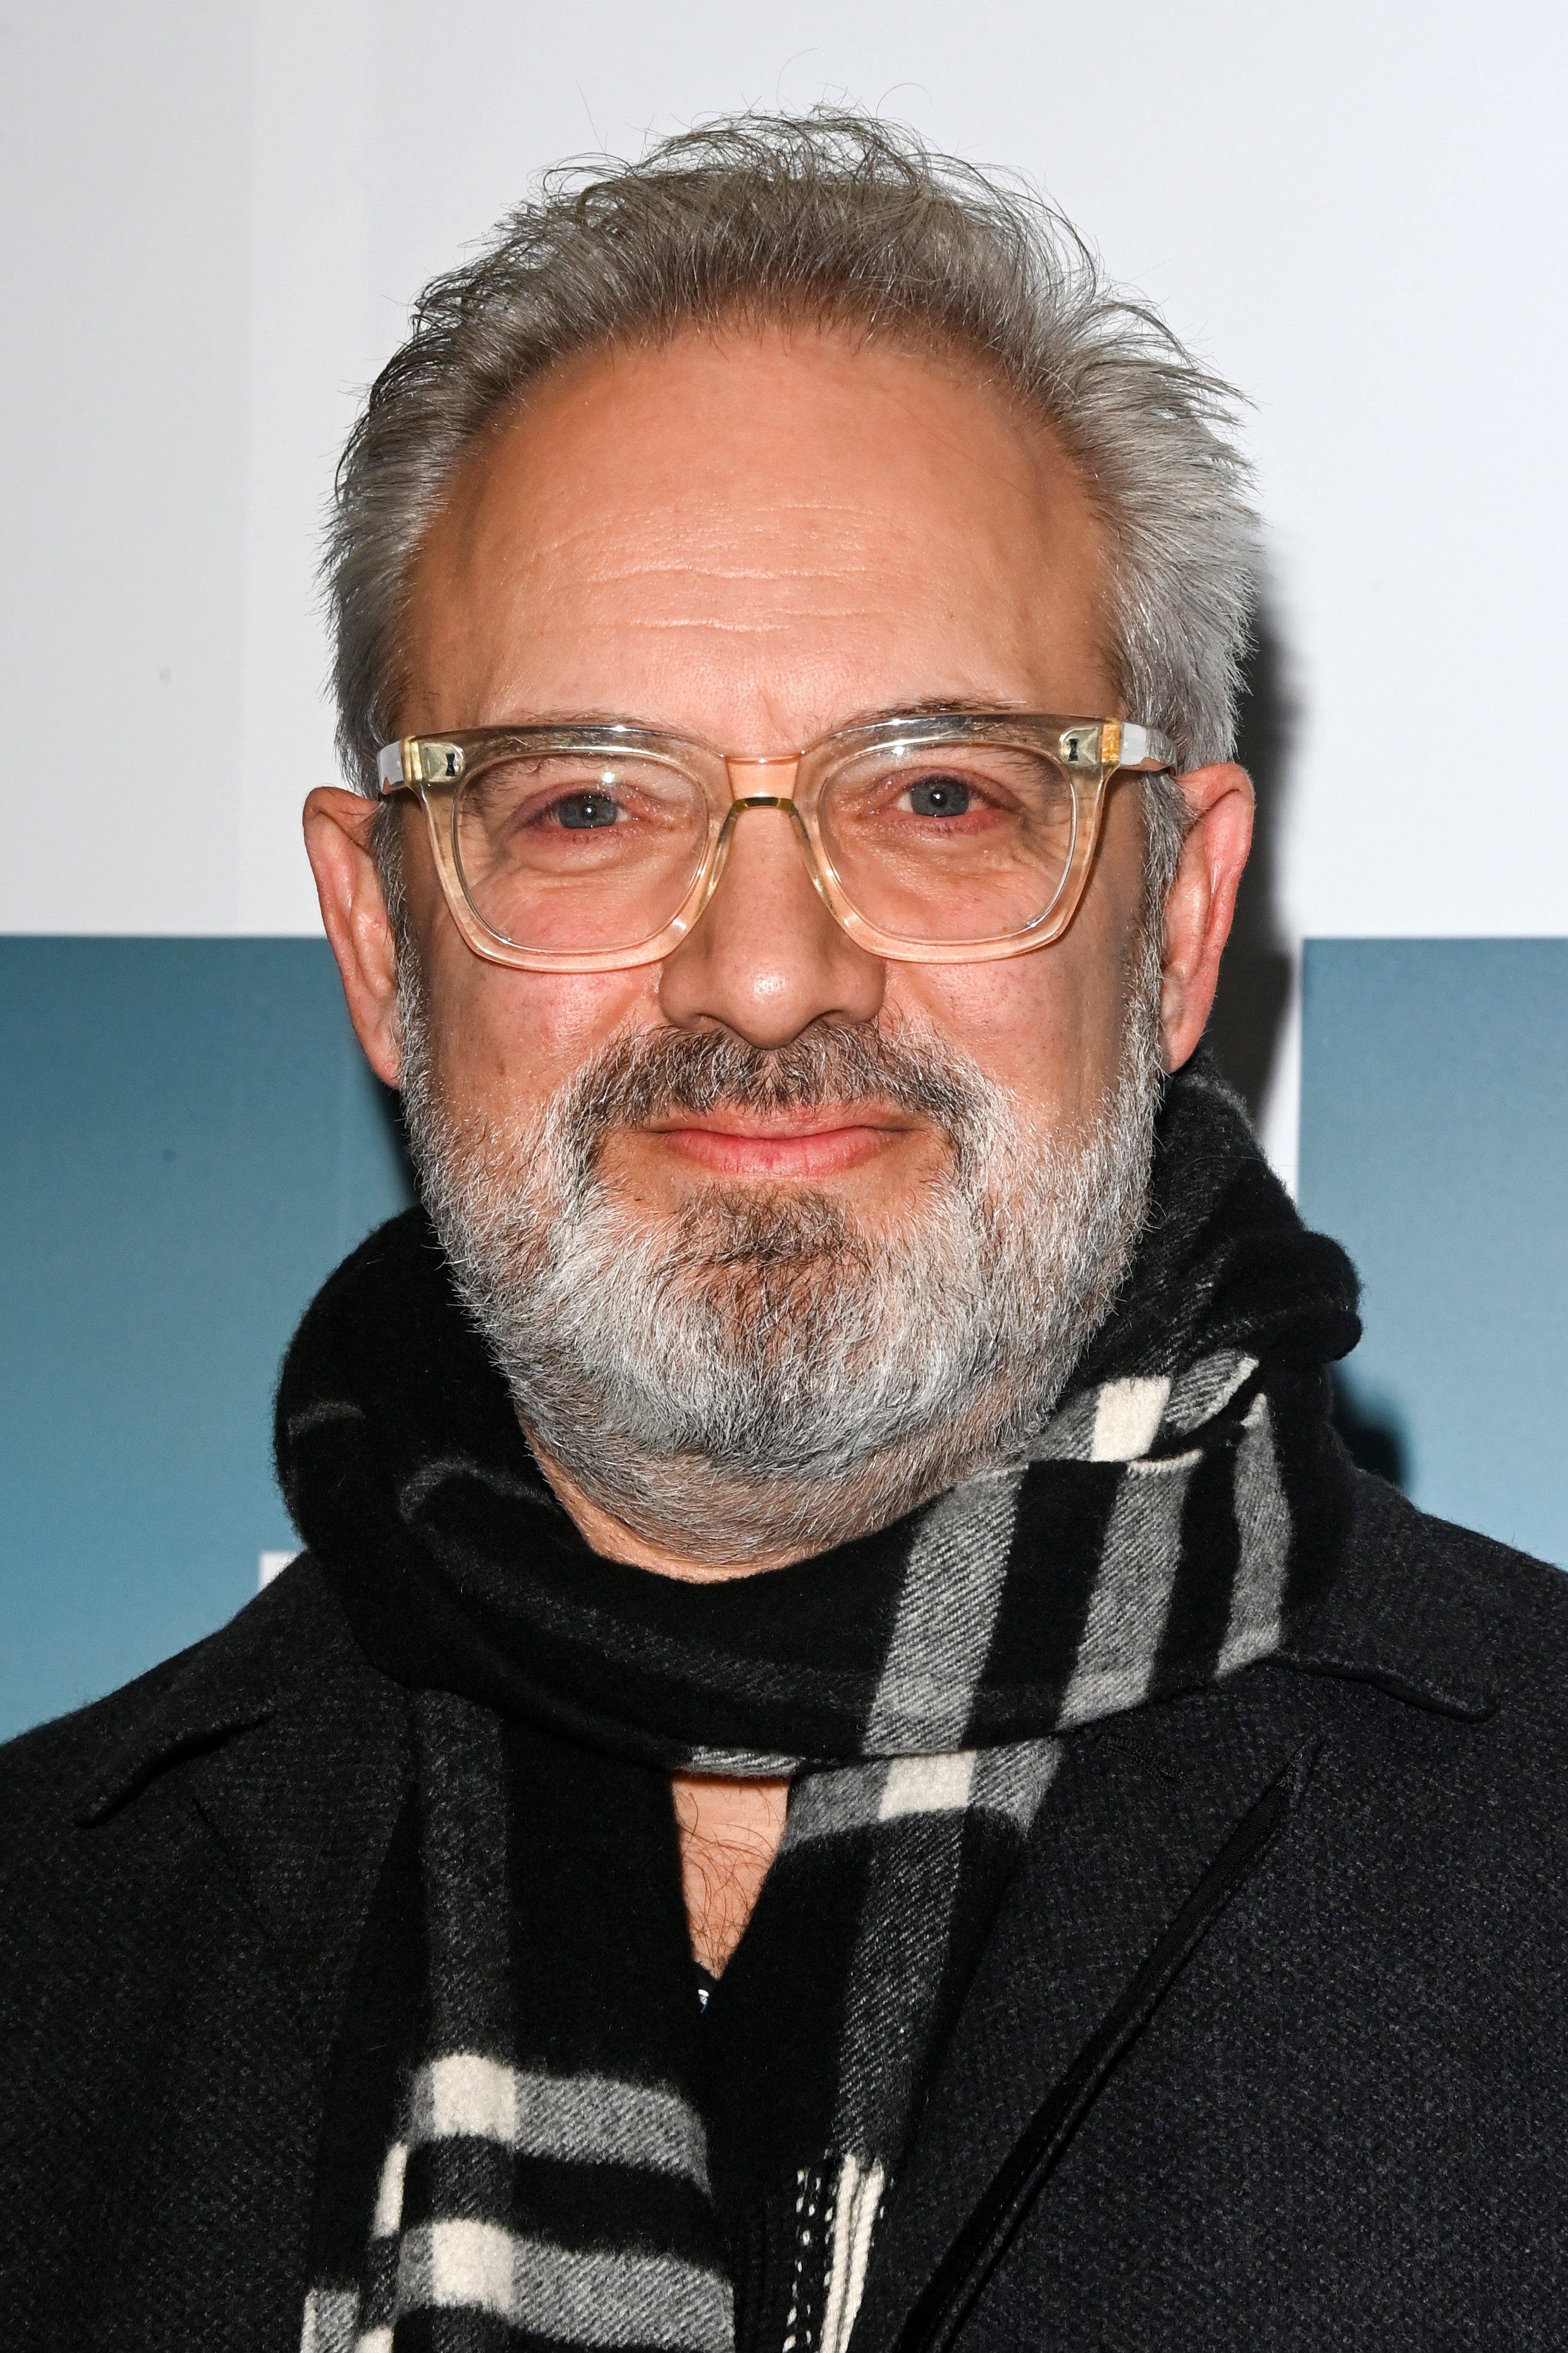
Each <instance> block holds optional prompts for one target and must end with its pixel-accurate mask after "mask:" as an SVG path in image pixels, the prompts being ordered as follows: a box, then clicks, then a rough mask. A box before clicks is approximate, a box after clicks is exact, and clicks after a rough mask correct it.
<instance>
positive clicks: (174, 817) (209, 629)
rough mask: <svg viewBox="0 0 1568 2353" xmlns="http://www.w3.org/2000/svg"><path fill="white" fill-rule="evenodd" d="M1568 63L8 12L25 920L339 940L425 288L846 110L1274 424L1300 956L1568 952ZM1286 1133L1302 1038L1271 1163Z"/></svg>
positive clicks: (515, 21) (1337, 46) (6, 921)
mask: <svg viewBox="0 0 1568 2353" xmlns="http://www.w3.org/2000/svg"><path fill="white" fill-rule="evenodd" d="M1565 53H1568V16H1565V15H1564V12H1563V10H1562V9H1561V7H1557V6H1551V5H1546V0H1312V5H1310V6H1309V5H1300V0H1287V5H1277V6H1274V7H1271V8H1260V7H1258V5H1255V0H1254V5H1242V0H1186V5H1184V6H1182V7H1180V8H1175V7H1173V6H1171V5H1169V0H1097V5H1094V6H1092V7H1086V6H1083V5H1078V6H1076V7H1069V6H1068V5H1062V0H1044V5H1042V0H969V5H966V6H963V7H962V8H960V7H957V6H953V5H947V6H939V5H935V0H896V5H895V0H831V5H828V4H827V0H791V5H788V6H785V5H780V0H749V5H747V6H746V7H745V8H744V9H738V8H736V7H735V6H734V5H733V0H672V5H666V6H664V7H663V8H654V7H650V6H647V5H642V6H637V5H629V0H600V5H598V6H596V7H594V8H583V7H576V8H566V7H556V8H553V9H547V8H544V7H542V6H537V5H527V6H523V5H516V0H438V5H437V0H252V5H240V0H223V5H219V6H214V5H212V0H133V5H126V0H8V5H6V7H5V11H4V15H3V17H0V92H3V95H0V110H3V113H0V195H3V202H4V217H5V222H6V224H7V234H6V237H5V245H4V254H3V259H0V271H3V279H0V285H3V299H4V319H5V349H6V366H5V377H4V387H3V390H0V401H3V404H4V406H3V412H0V413H3V415H4V420H5V429H4V433H3V435H0V465H3V467H4V491H3V500H4V504H3V508H0V512H4V515H5V561H4V565H3V567H0V582H3V586H0V595H3V597H4V609H3V612H0V666H3V674H0V691H3V694H4V709H5V782H4V786H0V790H3V793H4V816H5V832H4V839H5V852H4V856H3V857H0V930H10V931H32V932H108V933H124V932H142V933H258V932H261V933H292V932H306V931H312V930H314V929H315V928H316V914H315V908H314V902H313V900H312V897H311V893H310V881H309V876H308V874H307V871H306V869H305V866H304V862H303V859H302V856H301V854H300V849H299V841H298V826H297V812H298V808H299V803H300V797H301V795H302V794H303V792H304V791H305V789H306V788H307V787H308V786H310V785H311V784H313V783H316V782H319V781H322V780H324V779H326V778H327V777H329V776H330V775H331V768H332V758H331V728H330V723H329V719H328V716H327V712H326V707H325V704H324V702H323V699H322V693H321V683H322V680H323V676H324V672H325V666H326V651H325V643H324V639H323V637H322V634H321V627H320V623H319V619H318V617H317V614H316V610H315V604H314V588H313V577H312V575H313V565H314V560H315V546H316V538H317V533H318V528H319V522H320V516H321V508H322V502H323V500H324V497H325V494H326V490H327V485H328V481H329V478H330V473H331V465H332V461H333V458H334V454H335V451H336V449H337V448H338V446H339V444H340V442H341V440H342V436H343V434H344V432H345V430H346V429H347V427H348V424H349V422H350V420H351V417H352V415H353V406H354V403H355V400H356V398H357V396H358V395H359V392H360V390H361V389H362V387H363V385H364V384H365V383H366V382H367V381H368V379H369V378H370V376H371V375H373V374H374V371H375V369H376V367H377V366H378V365H379V364H380V363H381V361H382V360H383V359H384V357H385V356H386V354H387V353H388V352H389V351H390V350H391V348H392V347H393V345H394V344H395V342H396V341H397V340H398V338H399V335H400V332H401V331H402V326H403V322H404V318H405V311H406V307H407V304H408V301H409V299H410V297H411V296H412V295H413V293H414V292H415V290H416V288H417V287H418V285H419V284H420V282H421V281H422V280H424V279H425V278H426V276H427V275H428V274H430V273H431V272H432V271H434V270H436V269H440V268H442V267H444V266H446V265H447V264H449V263H450V262H451V261H452V260H453V259H455V258H456V257H457V256H458V254H459V253H460V252H461V251H462V249H463V248H464V247H465V246H466V245H467V244H468V243H469V242H471V241H472V240H473V239H475V238H476V237H479V236H481V235H482V234H483V233H484V231H485V230H486V229H487V228H488V227H489V225H490V223H491V222H492V220H493V219H494V218H495V217H496V216H498V215H499V214H500V212H501V211H502V210H503V209H504V208H505V207H506V206H507V205H508V204H509V203H510V202H511V201H513V200H514V199H515V198H516V197H517V195H519V194H521V192H522V191H523V190H524V189H525V188H526V187H527V185H528V184H529V182H530V180H531V177H532V175H533V174H535V173H536V172H537V171H538V170H539V168H540V167H541V166H542V165H543V164H547V163H549V162H551V161H552V160H555V159H558V158H560V157H562V156H563V155H568V154H572V153H581V152H582V151H584V150H585V149H591V148H596V147H600V146H609V147H612V148H615V149H617V150H620V151H622V152H632V153H635V152H637V149H638V147H639V146H640V144H641V142H642V140H643V138H644V136H645V134H646V133H647V132H648V131H649V130H653V131H656V132H658V131H664V130H668V129H672V128H674V127H676V126H678V125H679V124H683V123H686V122H689V121H692V120H693V119H694V118H696V117H699V116H700V115H701V114H702V113H703V112H705V111H712V110H715V109H719V108H728V107H731V106H734V105H737V104H741V103H743V102H748V101H751V102H757V103H761V104H764V105H773V104H782V105H786V106H790V107H800V106H805V105H807V104H809V103H811V102H812V101H813V100H816V99H817V98H820V97H822V96H824V95H828V96H837V95H845V94H847V95H848V96H850V97H853V98H855V99H857V100H861V101H865V102H868V103H871V104H873V105H876V106H878V107H879V108H881V109H882V110H883V111H887V112H889V113H891V114H896V115H900V116H902V117H904V118H906V119H908V120H910V121H913V122H914V123H916V124H917V125H918V126H919V127H920V128H921V130H922V131H923V132H926V133H927V134H928V135H929V136H930V137H931V138H932V139H933V140H935V141H937V142H940V143H942V144H943V145H947V146H951V147H953V148H956V149H958V150H959V151H961V152H963V153H967V154H969V155H971V156H972V157H973V158H975V159H976V160H978V161H981V162H985V163H994V164H1004V165H1010V166H1016V167H1019V168H1022V169H1023V170H1025V171H1026V172H1027V173H1028V174H1030V175H1031V176H1032V177H1034V178H1035V179H1036V180H1037V181H1038V182H1039V183H1041V184H1042V185H1044V186H1045V187H1046V188H1047V190H1048V191H1049V192H1050V193H1051V194H1052V195H1054V196H1055V197H1056V198H1057V199H1058V202H1059V203H1060V204H1061V205H1062V206H1064V208H1065V209H1066V210H1067V211H1068V212H1069V213H1070V214H1071V215H1072V216H1073V217H1074V218H1075V219H1076V220H1077V221H1078V222H1079V226H1080V227H1082V228H1083V229H1084V230H1085V231H1086V232H1087V234H1088V235H1089V237H1091V238H1092V239H1093V240H1094V241H1095V242H1096V243H1097V244H1098V245H1099V246H1100V248H1101V249H1102V250H1103V252H1104V253H1105V255H1106V257H1107V259H1108V260H1109V262H1110V266H1111V268H1112V269H1113V270H1114V271H1115V272H1116V273H1117V274H1118V275H1119V276H1120V277H1121V278H1123V279H1126V280H1131V281H1132V282H1134V283H1136V284H1137V285H1139V286H1141V287H1142V288H1143V289H1144V290H1146V291H1147V292H1148V293H1149V294H1151V295H1152V297H1153V298H1154V299H1155V300H1156V301H1158V302H1159V303H1161V304H1162V305H1163V307H1164V309H1165V310H1166V311H1167V312H1168V314H1169V315H1170V317H1171V319H1172V320H1173V323H1174V324H1175V325H1176V327H1177V329H1178V330H1179V332H1182V333H1183V334H1184V336H1185V337H1186V338H1187V339H1188V340H1189V341H1190V342H1192V343H1194V344H1195V346H1196V347H1197V348H1198V350H1199V351H1200V352H1201V353H1204V354H1205V356H1207V357H1208V358H1210V359H1211V360H1212V361H1213V362H1214V363H1215V364H1216V365H1217V366H1218V367H1219V368H1220V369H1221V370H1222V371H1223V372H1224V373H1225V374H1226V375H1229V376H1231V377H1232V379H1233V380H1235V381H1236V382H1237V383H1238V384H1240V385H1242V386H1243V387H1244V388H1245V389H1246V390H1247V393H1248V394H1249V395H1250V396H1251V397H1252V399H1253V401H1254V402H1255V404H1256V407H1255V411H1254V415H1253V417H1252V420H1251V426H1250V438H1251V446H1252V448H1253V451H1254V453H1255V456H1256V458H1257V461H1258V468H1259V471H1260V477H1261V485H1262V495H1263V501H1264V506H1265V509H1266V512H1267V516H1268V525H1269V545H1270V560H1271V569H1272V588H1271V607H1272V614H1273V629H1274V634H1275V636H1276V637H1277V638H1278V641H1279V646H1280V649H1281V652H1282V659H1283V665H1284V680H1285V689H1286V698H1287V702H1288V703H1289V725H1288V727H1287V731H1286V733H1287V737H1288V745H1289V757H1288V765H1287V774H1286V778H1285V783H1286V787H1287V789H1286V793H1285V797H1284V801H1283V806H1282V808H1281V811H1280V813H1279V839H1278V871H1279V902H1280V906H1279V912H1280V915H1281V919H1282V923H1283V926H1284V929H1285V932H1286V934H1287V935H1288V939H1289V941H1290V942H1291V943H1293V942H1295V941H1296V940H1299V939H1300V936H1301V935H1303V934H1347V933H1349V934H1390V933H1392V934H1428V935H1431V934H1439V935H1440V934H1462V933H1480V934H1531V933H1559V932H1563V931H1564V930H1568V879H1565V878H1568V796H1565V792H1564V769H1563V757H1562V755H1561V754H1560V753H1559V752H1558V751H1557V750H1556V748H1555V739H1556V736H1557V734H1558V733H1559V732H1560V731H1561V729H1562V727H1563V724H1564V723H1565V721H1568V712H1564V710H1563V704H1564V702H1565V701H1568V698H1565V697H1564V695H1563V643H1564V631H1565V623H1568V596H1565V593H1564V586H1563V561H1562V554H1561V549H1562V546H1563V539H1564V524H1565V522H1568V474H1565V469H1564V465H1563V456H1562V447H1561V443H1562V420H1563V399H1562V390H1561V385H1562V378H1563V366H1564V360H1565V358H1568V329H1565V326H1564V321H1563V286H1564V282H1565V281H1564V269H1563V261H1564V254H1563V244H1564V236H1563V228H1564V205H1563V193H1562V172H1563V166H1562V132H1561V122H1562V116H1563V100H1564V88H1565V83H1564V71H1563V69H1564V63H1565ZM1294 1100H1295V1077H1294V1069H1293V1064H1292V1060H1291V1056H1290V1052H1289V1046H1287V1050H1286V1051H1285V1052H1284V1054H1283V1055H1282V1056H1281V1058H1280V1061H1279V1069H1278V1073H1277V1078H1276V1082H1275V1087H1274V1091H1273V1096H1272V1100H1271V1103H1270V1106H1269V1111H1268V1120H1267V1124H1266V1125H1267V1134H1268V1142H1269V1145H1270V1148H1271V1150H1272V1151H1273V1153H1274V1155H1275V1157H1276V1159H1277V1161H1278V1162H1279V1164H1280V1165H1281V1166H1283V1167H1284V1168H1285V1169H1286V1170H1287V1172H1289V1169H1290V1167H1291V1166H1292V1163H1293V1160H1294V1124H1293V1121H1294V1108H1293V1107H1294Z"/></svg>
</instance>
